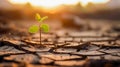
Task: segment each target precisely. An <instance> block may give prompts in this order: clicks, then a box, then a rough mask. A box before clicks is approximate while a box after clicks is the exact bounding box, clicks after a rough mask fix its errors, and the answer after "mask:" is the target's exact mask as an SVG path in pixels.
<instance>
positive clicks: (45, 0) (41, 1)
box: [9, 0, 109, 8]
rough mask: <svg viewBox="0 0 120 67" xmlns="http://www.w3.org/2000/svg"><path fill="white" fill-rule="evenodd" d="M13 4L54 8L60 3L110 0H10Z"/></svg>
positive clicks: (84, 4)
mask: <svg viewBox="0 0 120 67" xmlns="http://www.w3.org/2000/svg"><path fill="white" fill-rule="evenodd" d="M9 1H10V2H11V3H13V4H26V3H30V4H31V5H32V6H37V7H39V6H41V7H44V8H54V7H57V6H60V5H63V4H65V5H75V4H77V3H78V2H80V3H81V4H82V5H83V6H86V5H87V4H88V3H89V2H91V3H95V4H97V3H106V2H108V1H109V0H9Z"/></svg>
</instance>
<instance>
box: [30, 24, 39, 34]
mask: <svg viewBox="0 0 120 67" xmlns="http://www.w3.org/2000/svg"><path fill="white" fill-rule="evenodd" d="M38 31H39V27H38V26H37V25H33V26H31V27H30V28H29V32H30V33H37V32H38Z"/></svg>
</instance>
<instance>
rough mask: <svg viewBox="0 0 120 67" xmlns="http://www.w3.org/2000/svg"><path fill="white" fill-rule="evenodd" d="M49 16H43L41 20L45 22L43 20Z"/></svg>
mask: <svg viewBox="0 0 120 67" xmlns="http://www.w3.org/2000/svg"><path fill="white" fill-rule="evenodd" d="M47 18H48V16H45V17H42V18H41V20H40V21H41V22H43V21H44V20H46V19H47Z"/></svg>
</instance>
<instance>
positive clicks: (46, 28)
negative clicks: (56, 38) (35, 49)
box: [41, 24, 49, 33]
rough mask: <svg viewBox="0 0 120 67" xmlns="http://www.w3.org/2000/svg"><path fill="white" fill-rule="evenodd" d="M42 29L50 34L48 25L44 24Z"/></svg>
mask: <svg viewBox="0 0 120 67" xmlns="http://www.w3.org/2000/svg"><path fill="white" fill-rule="evenodd" d="M41 28H42V30H43V31H44V32H45V33H47V32H49V26H48V25H47V24H42V25H41Z"/></svg>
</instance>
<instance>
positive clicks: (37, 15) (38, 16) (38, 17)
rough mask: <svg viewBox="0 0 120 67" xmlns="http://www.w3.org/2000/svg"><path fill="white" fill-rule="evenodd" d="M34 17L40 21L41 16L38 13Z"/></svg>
mask: <svg viewBox="0 0 120 67" xmlns="http://www.w3.org/2000/svg"><path fill="white" fill-rule="evenodd" d="M35 19H36V20H37V21H39V22H40V21H41V16H40V14H39V13H36V15H35Z"/></svg>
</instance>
